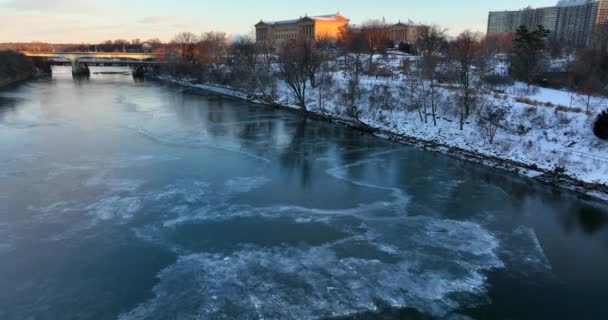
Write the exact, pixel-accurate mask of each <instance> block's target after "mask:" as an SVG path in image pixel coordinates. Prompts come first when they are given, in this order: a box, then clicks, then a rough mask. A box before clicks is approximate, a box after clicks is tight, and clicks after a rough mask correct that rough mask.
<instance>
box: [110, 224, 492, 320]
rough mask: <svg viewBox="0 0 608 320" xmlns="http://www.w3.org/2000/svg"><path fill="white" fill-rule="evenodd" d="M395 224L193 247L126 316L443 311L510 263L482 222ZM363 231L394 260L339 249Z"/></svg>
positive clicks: (480, 289) (472, 296)
mask: <svg viewBox="0 0 608 320" xmlns="http://www.w3.org/2000/svg"><path fill="white" fill-rule="evenodd" d="M386 225H387V224H386V223H377V224H376V223H370V224H369V226H368V228H369V231H368V233H367V234H366V235H365V236H363V237H361V236H355V237H353V238H350V239H346V240H340V241H339V242H340V243H333V244H327V245H322V246H318V247H285V246H277V247H274V248H263V249H262V248H255V247H251V248H243V249H242V250H241V251H238V252H234V253H232V254H230V255H227V256H224V255H219V254H207V253H191V254H184V255H182V256H181V257H180V258H179V259H178V261H177V262H176V263H175V264H174V265H172V266H170V267H168V268H166V269H165V270H163V271H162V272H160V274H159V279H160V282H159V284H158V285H157V286H156V287H155V288H154V295H155V296H154V298H153V299H151V300H149V301H147V302H145V303H143V304H141V305H139V306H138V307H137V308H135V309H134V310H132V311H130V312H128V313H125V314H123V315H121V316H120V319H121V320H127V319H165V318H169V317H172V316H174V315H176V314H181V315H183V316H184V317H187V318H192V319H287V318H289V319H318V318H324V317H331V316H339V315H350V314H356V313H360V312H364V311H370V310H371V311H374V310H376V309H377V308H379V307H380V306H385V305H388V306H391V307H396V308H397V307H409V308H415V309H417V310H419V311H421V312H423V313H426V314H430V315H433V316H438V317H441V316H446V315H448V314H449V313H450V312H452V311H454V310H455V309H458V308H459V307H461V302H460V301H463V300H466V301H469V302H471V301H475V300H477V301H480V302H481V301H484V300H483V299H484V293H485V276H484V274H483V272H484V271H485V270H488V269H492V268H500V267H502V266H503V264H502V262H501V261H500V260H499V259H498V257H497V256H496V254H495V250H496V248H497V246H498V242H497V240H496V239H495V238H494V236H493V235H492V234H490V233H489V232H487V231H485V230H484V229H483V228H481V227H480V226H479V225H476V224H474V223H467V222H458V221H450V220H440V219H433V218H425V217H418V218H405V219H399V220H398V221H395V223H392V224H390V225H391V227H388V228H387V227H386ZM438 233H445V236H443V237H442V236H439V237H438ZM456 235H457V236H456ZM454 236H455V237H454ZM361 240H365V241H368V242H369V243H370V244H373V245H376V247H377V248H378V249H379V250H383V251H385V252H386V253H388V254H390V255H391V256H393V257H394V258H395V259H394V260H390V261H382V260H378V259H373V258H366V257H361V256H349V255H348V254H345V253H344V252H339V251H340V250H339V248H338V247H339V246H345V245H346V246H349V245H351V244H353V243H354V242H359V241H361ZM463 296H466V297H467V299H461V298H463Z"/></svg>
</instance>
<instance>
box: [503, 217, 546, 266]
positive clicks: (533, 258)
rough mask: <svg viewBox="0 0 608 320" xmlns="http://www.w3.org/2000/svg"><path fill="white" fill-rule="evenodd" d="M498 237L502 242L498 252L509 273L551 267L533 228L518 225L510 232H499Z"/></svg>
mask: <svg viewBox="0 0 608 320" xmlns="http://www.w3.org/2000/svg"><path fill="white" fill-rule="evenodd" d="M499 238H500V240H501V243H503V246H502V247H501V248H500V252H499V253H500V255H501V257H502V258H503V259H504V260H505V263H507V264H508V265H509V268H508V270H509V272H510V273H514V272H517V273H519V274H523V275H531V274H533V273H535V274H537V273H546V272H547V271H550V270H551V269H552V266H551V262H550V261H549V259H548V258H547V257H546V256H545V252H544V249H543V248H542V246H541V244H540V242H539V241H538V237H537V236H536V232H535V231H534V229H532V228H530V227H527V226H519V227H517V228H516V229H515V230H513V231H511V232H503V233H500V234H499Z"/></svg>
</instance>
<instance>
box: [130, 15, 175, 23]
mask: <svg viewBox="0 0 608 320" xmlns="http://www.w3.org/2000/svg"><path fill="white" fill-rule="evenodd" d="M176 20H177V17H174V16H151V17H145V18H143V19H141V20H140V21H139V22H140V23H147V24H166V23H171V22H174V21H176Z"/></svg>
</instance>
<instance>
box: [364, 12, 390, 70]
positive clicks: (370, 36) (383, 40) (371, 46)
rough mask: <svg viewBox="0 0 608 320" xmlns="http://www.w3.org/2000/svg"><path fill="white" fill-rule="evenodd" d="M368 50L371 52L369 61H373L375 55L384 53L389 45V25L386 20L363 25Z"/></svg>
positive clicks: (370, 21)
mask: <svg viewBox="0 0 608 320" xmlns="http://www.w3.org/2000/svg"><path fill="white" fill-rule="evenodd" d="M361 30H362V33H363V36H364V38H365V41H366V42H367V49H368V51H369V60H370V62H371V61H372V57H373V56H374V53H377V52H384V51H385V50H386V44H387V43H388V41H389V39H388V32H389V30H388V25H387V23H386V21H385V20H384V19H382V20H369V21H366V22H364V23H363V25H362V27H361Z"/></svg>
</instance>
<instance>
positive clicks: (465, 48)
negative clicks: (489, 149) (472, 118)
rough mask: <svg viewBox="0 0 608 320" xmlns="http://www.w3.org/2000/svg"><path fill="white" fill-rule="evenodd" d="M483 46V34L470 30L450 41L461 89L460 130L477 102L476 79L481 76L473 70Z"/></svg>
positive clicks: (451, 54) (451, 55)
mask: <svg viewBox="0 0 608 320" xmlns="http://www.w3.org/2000/svg"><path fill="white" fill-rule="evenodd" d="M481 48H482V47H481V36H480V35H479V34H478V33H473V32H471V31H469V30H467V31H463V32H462V33H461V34H460V35H458V37H457V38H456V40H454V41H452V42H451V43H450V57H451V58H452V61H451V62H452V65H453V67H454V69H455V76H456V80H457V82H458V89H459V91H460V95H459V96H460V97H459V98H460V107H461V110H460V130H463V129H464V121H465V119H467V118H468V117H469V115H470V114H471V109H472V108H473V106H474V104H475V99H476V93H477V88H476V87H477V86H476V85H475V83H474V81H475V79H479V77H475V75H474V74H473V72H474V70H475V67H476V66H477V65H478V63H479V60H480V58H481V56H482V54H483V52H482V50H481Z"/></svg>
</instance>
